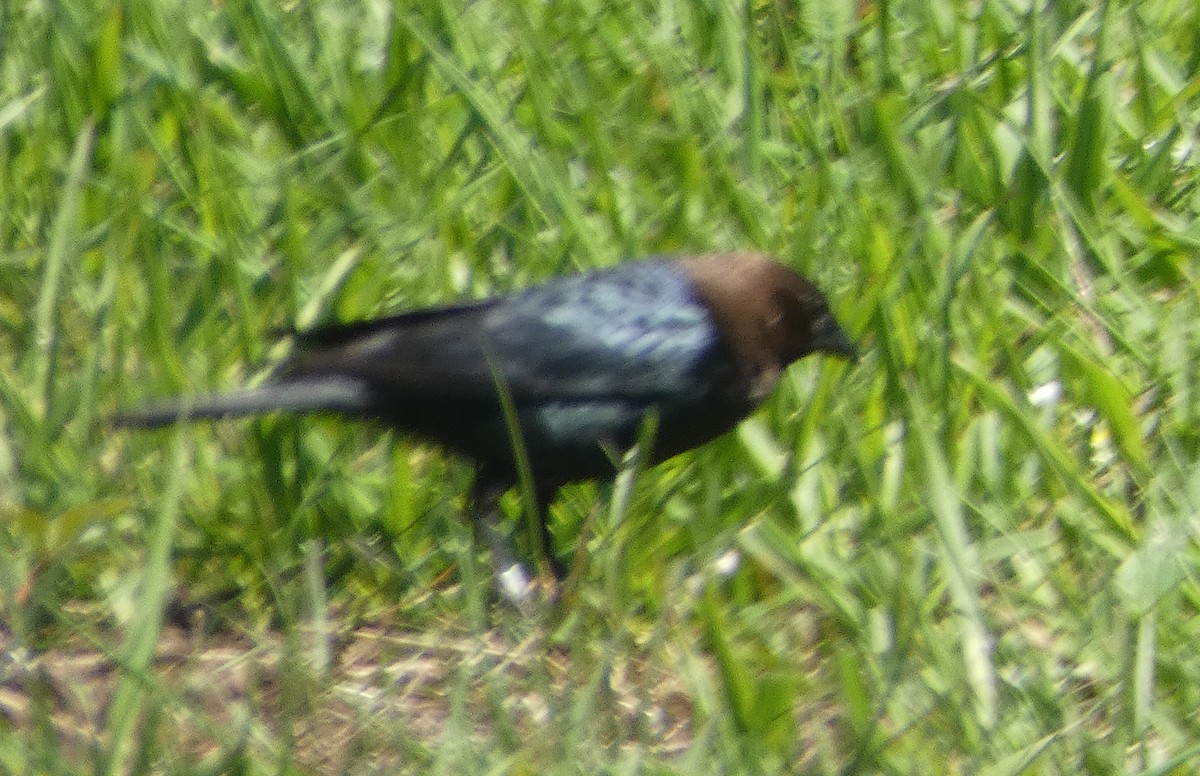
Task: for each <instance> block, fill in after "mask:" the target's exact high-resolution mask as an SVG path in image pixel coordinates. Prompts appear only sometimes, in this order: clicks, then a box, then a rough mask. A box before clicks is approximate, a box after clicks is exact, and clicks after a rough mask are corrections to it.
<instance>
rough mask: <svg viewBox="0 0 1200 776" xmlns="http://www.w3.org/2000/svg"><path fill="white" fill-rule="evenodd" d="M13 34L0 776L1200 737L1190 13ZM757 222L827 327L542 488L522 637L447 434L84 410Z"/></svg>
mask: <svg viewBox="0 0 1200 776" xmlns="http://www.w3.org/2000/svg"><path fill="white" fill-rule="evenodd" d="M0 41H2V44H0V45H2V46H3V49H2V51H0V214H3V215H2V217H0V262H2V267H3V272H0V420H2V422H3V428H4V430H5V433H4V435H3V437H0V482H2V483H3V487H2V488H0V547H2V550H0V553H2V554H0V595H2V598H0V641H2V645H0V646H2V654H3V655H4V660H3V661H0V710H2V711H3V714H2V715H0V769H2V770H3V771H4V772H12V773H71V774H75V773H91V772H95V773H186V774H206V773H225V772H237V773H288V774H292V773H368V772H397V773H404V772H410V773H425V772H432V773H451V772H455V773H457V772H469V773H491V772H516V773H543V772H546V773H560V772H588V773H591V772H598V773H614V774H615V773H655V774H657V773H663V774H665V773H689V774H690V773H706V772H747V773H762V774H766V773H778V772H790V773H795V772H802V773H820V774H834V773H915V772H919V773H934V774H942V773H945V774H957V773H983V774H989V775H994V776H1000V775H1001V774H1026V773H1028V774H1054V773H1080V772H1087V773H1100V774H1103V773H1138V774H1176V773H1178V774H1183V773H1190V772H1193V771H1194V770H1195V769H1196V767H1197V764H1198V762H1200V716H1198V715H1197V711H1196V709H1197V708H1200V689H1198V688H1200V658H1197V656H1196V649H1195V645H1196V643H1197V640H1198V638H1200V616H1197V615H1198V613H1200V612H1198V609H1200V579H1198V569H1200V565H1198V560H1200V553H1198V551H1197V543H1196V536H1197V531H1200V520H1198V518H1197V514H1200V434H1198V432H1197V429H1198V428H1200V422H1198V420H1200V396H1198V395H1197V389H1196V387H1195V386H1196V385H1197V383H1198V377H1200V375H1198V374H1197V367H1196V365H1197V364H1200V335H1198V332H1200V329H1198V328H1197V325H1196V321H1197V320H1200V296H1198V294H1197V285H1196V277H1197V271H1198V269H1200V186H1198V182H1200V175H1198V170H1200V148H1198V146H1197V140H1198V138H1200V54H1198V53H1197V52H1200V18H1197V10H1196V7H1195V4H1193V3H1186V2H1180V1H1179V0H1150V2H1143V3H1137V4H1133V3H1121V2H1116V1H1115V0H1110V2H1107V3H1104V4H1102V5H1100V6H1093V5H1092V4H1085V3H1059V4H1039V3H1033V4H1024V3H1015V2H1005V0H995V1H987V2H981V3H975V4H967V5H965V6H964V5H963V4H957V3H949V2H934V3H926V4H920V3H894V2H889V3H884V2H879V3H869V2H868V3H858V4H853V3H841V4H821V3H816V4H793V3H749V4H725V3H710V4H703V3H695V4H690V3H663V4H654V3H648V2H631V3H617V4H612V3H604V2H594V1H593V0H561V2H555V3H547V4H542V3H506V2H494V1H493V0H477V1H476V2H474V3H470V4H457V5H456V4H445V3H436V2H415V3H407V4H405V3H400V4H396V5H395V6H389V5H388V4H386V3H382V2H365V3H361V4H356V3H350V2H343V1H341V0H336V1H333V2H328V3H313V4H291V5H288V4H285V5H279V4H271V3H264V2H261V0H234V1H233V2H226V3H217V4H194V3H181V2H168V1H167V0H161V1H160V2H158V3H151V4H132V5H123V4H113V5H103V4H88V3H81V2H75V1H74V0H66V1H65V2H58V3H46V4H39V3H26V4H18V5H8V6H5V7H4V10H3V11H0ZM751 247H752V248H757V249H761V250H766V251H769V252H772V253H774V254H775V255H777V256H778V257H779V258H780V259H781V260H783V261H785V262H787V263H789V264H791V265H793V266H795V267H797V268H799V269H800V270H802V271H804V272H805V273H806V274H808V275H810V276H811V277H813V278H815V279H816V280H817V282H818V283H819V284H820V285H821V286H822V287H823V288H824V289H825V290H826V291H827V292H828V293H829V295H830V297H831V299H832V300H833V302H834V306H835V308H836V311H837V314H838V316H839V318H840V320H842V321H843V323H844V324H845V325H846V327H847V328H848V329H849V330H850V331H851V332H852V333H853V335H854V336H855V338H856V339H857V340H858V341H859V342H860V344H861V349H862V350H863V352H864V354H865V355H864V357H863V359H862V360H861V361H860V362H859V363H858V364H857V365H855V366H853V367H847V366H845V365H842V364H840V363H837V362H833V361H820V360H817V359H810V360H807V361H805V362H803V363H802V364H800V365H798V366H796V367H794V368H793V369H792V370H790V371H789V372H788V374H787V376H786V378H785V380H784V381H783V384H782V385H781V386H780V388H779V389H778V390H777V392H776V394H775V396H774V397H773V398H772V400H771V401H770V403H769V404H768V406H767V407H765V408H764V409H763V410H762V411H761V412H760V413H758V414H757V415H756V416H755V417H754V418H752V419H751V420H750V421H748V422H747V423H746V424H744V425H743V426H742V427H741V428H740V429H739V430H738V432H737V433H735V434H733V435H731V436H730V437H729V438H726V439H723V440H720V441H718V442H716V443H714V444H713V445H710V446H709V447H707V448H705V449H702V450H700V451H697V452H695V453H693V454H689V455H687V456H682V457H680V458H677V459H675V460H672V461H669V462H667V463H665V464H662V465H660V466H658V467H655V468H652V469H648V470H645V471H640V472H636V476H634V477H632V478H626V479H624V480H622V484H621V485H620V486H619V489H618V491H617V493H616V494H615V495H614V494H613V493H612V492H611V491H610V490H609V489H608V488H606V487H603V486H598V485H580V486H574V487H572V488H569V489H567V490H566V491H564V493H563V495H562V498H561V499H560V500H559V502H558V503H557V504H556V505H555V507H554V508H553V511H552V516H553V531H554V533H555V535H556V538H557V540H558V542H559V544H560V546H564V547H565V546H573V545H574V544H575V543H576V542H577V541H579V540H580V538H581V537H582V541H583V542H584V545H583V547H584V549H583V551H581V553H580V556H581V560H580V562H579V563H578V565H577V567H576V572H575V579H573V583H574V584H576V587H575V588H574V594H573V596H572V598H571V600H570V601H569V603H568V605H566V606H564V607H562V609H561V610H560V611H557V612H553V613H546V614H543V615H540V616H539V617H536V618H533V619H530V620H526V619H522V618H520V617H519V616H517V615H516V613H514V612H512V611H509V610H507V609H503V608H499V609H497V608H495V607H493V606H492V605H491V603H490V599H489V592H488V584H489V582H488V579H487V573H486V569H485V566H483V565H482V564H480V563H479V561H478V558H476V557H475V555H474V554H473V550H472V544H471V540H470V531H469V528H468V527H467V526H464V525H463V524H462V523H461V521H460V520H459V516H460V514H461V512H462V510H463V506H464V493H465V492H466V489H467V483H468V478H469V473H468V472H466V471H465V470H464V469H463V467H462V466H461V465H460V464H458V463H456V462H454V461H452V460H448V459H447V458H445V457H444V456H442V455H440V454H439V453H438V452H437V451H435V450H430V449H428V448H425V447H422V446H420V445H417V444H414V443H412V442H410V441H407V440H404V439H400V438H396V437H395V436H393V435H391V434H387V433H384V432H381V431H379V430H378V429H373V428H364V427H357V426H353V425H350V424H344V423H338V422H336V421H333V420H328V419H313V418H305V419H294V418H286V417H272V418H266V419H263V420H261V421H252V422H235V423H229V424H220V425H215V426H197V427H189V428H180V429H177V430H170V431H164V432H156V433H145V434H135V433H124V432H120V433H118V432H115V431H113V430H112V429H110V428H109V427H107V426H106V424H105V422H104V418H105V417H106V416H107V415H108V414H109V413H111V412H112V411H114V410H115V409H116V408H118V407H123V406H128V405H131V404H136V403H137V402H138V401H139V400H142V399H147V398H150V397H155V396H161V395H167V394H175V393H180V394H188V393H199V392H201V391H205V390H209V389H217V388H222V387H229V386H235V385H240V384H243V383H246V382H251V381H254V380H256V379H261V377H262V376H263V375H264V374H265V373H266V372H267V371H268V370H269V369H270V367H271V364H272V363H274V362H275V361H276V360H277V359H278V358H280V357H281V356H282V355H283V354H284V352H285V351H284V349H283V348H282V347H281V346H279V345H276V344H275V343H276V342H277V341H278V338H277V336H276V335H277V333H278V332H279V331H281V330H285V329H287V328H289V327H291V326H306V325H311V324H313V323H317V322H321V321H327V320H354V319H359V318H363V317H367V316H371V315H376V314H380V313H383V312H385V311H388V310H393V309H401V308H415V307H420V306H424V305H429V304H435V303H439V302H446V301H448V300H454V299H462V298H469V297H476V296H483V295H487V294H491V293H496V292H502V291H505V290H509V289H514V288H520V287H523V286H525V285H528V284H530V283H533V282H535V281H537V280H539V279H541V278H545V277H550V276H553V275H557V274H561V273H565V272H573V271H578V270H583V269H587V268H592V267H597V266H603V265H609V264H612V263H614V262H616V261H618V260H620V259H621V258H623V257H627V256H637V255H645V254H651V253H658V252H674V251H692V250H708V249H727V248H751ZM508 509H509V510H510V513H511V515H512V518H513V520H514V521H516V520H519V519H521V518H520V514H521V508H520V505H519V503H518V502H517V501H516V500H515V499H514V500H512V501H511V502H510V503H509V504H508Z"/></svg>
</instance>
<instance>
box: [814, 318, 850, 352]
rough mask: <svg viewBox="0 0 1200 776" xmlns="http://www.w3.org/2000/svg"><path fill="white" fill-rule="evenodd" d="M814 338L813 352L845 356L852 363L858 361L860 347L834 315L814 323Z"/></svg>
mask: <svg viewBox="0 0 1200 776" xmlns="http://www.w3.org/2000/svg"><path fill="white" fill-rule="evenodd" d="M812 338H813V350H816V351H820V352H822V353H832V354H834V355H838V356H843V357H844V358H846V359H849V361H850V362H851V363H855V362H857V361H858V347H857V346H855V344H854V342H853V341H852V340H851V339H850V335H849V334H847V333H846V330H845V329H843V328H842V327H841V326H839V325H838V322H837V321H835V320H834V319H833V316H832V315H829V314H825V315H822V316H821V317H820V318H818V319H817V320H816V321H814V322H813V327H812Z"/></svg>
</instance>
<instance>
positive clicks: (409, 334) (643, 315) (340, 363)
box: [289, 261, 717, 402]
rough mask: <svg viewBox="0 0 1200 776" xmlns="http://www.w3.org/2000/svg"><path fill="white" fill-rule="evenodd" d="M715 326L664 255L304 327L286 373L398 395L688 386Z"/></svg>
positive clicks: (619, 391)
mask: <svg viewBox="0 0 1200 776" xmlns="http://www.w3.org/2000/svg"><path fill="white" fill-rule="evenodd" d="M716 340H717V334H716V331H715V329H714V327H713V324H712V320H711V317H710V315H709V313H708V310H707V308H706V307H705V306H704V305H703V304H702V303H701V302H699V301H698V300H697V298H696V297H695V294H694V292H693V290H692V289H691V287H690V286H689V284H688V281H687V279H686V277H684V276H682V275H681V274H680V273H679V272H678V271H677V270H676V269H675V268H674V267H673V266H672V265H671V264H669V263H668V262H665V261H651V262H636V263H631V264H625V265H621V266H619V267H617V268H614V269H612V270H608V271H606V272H601V273H594V274H591V275H579V276H573V277H566V278H562V279H559V280H555V281H551V282H550V283H546V284H544V285H541V286H537V287H535V288H532V289H530V290H528V291H525V292H522V293H519V294H516V295H514V296H511V297H507V298H500V299H493V300H487V301H484V302H479V303H468V304H465V305H460V306H455V307H446V308H439V309H435V310H422V311H418V312H416V313H409V314H404V315H399V316H393V317H390V318H383V319H380V320H376V321H370V322H366V323H362V324H354V325H350V326H335V327H328V328H325V329H321V330H318V331H316V332H313V333H309V334H307V335H304V336H302V337H301V339H300V346H301V350H300V353H299V355H298V356H297V357H296V359H295V360H294V361H293V363H292V365H291V367H290V369H289V374H290V375H292V376H293V377H299V378H303V377H305V376H310V375H329V374H338V375H344V376H351V377H355V378H358V379H362V380H364V381H366V382H367V383H368V384H370V385H372V386H373V387H375V388H377V389H379V390H380V391H387V392H391V393H392V394H395V395H398V396H403V395H418V396H443V397H445V398H446V399H447V400H454V399H478V398H485V397H486V398H491V397H494V396H495V393H496V388H495V378H494V375H493V365H494V366H495V367H496V368H499V369H500V370H501V372H502V374H503V377H504V380H505V382H506V384H507V387H508V390H510V391H511V392H512V395H513V396H514V398H515V399H516V400H517V401H518V402H522V401H535V400H545V399H572V398H591V397H597V396H603V397H611V396H622V397H652V396H656V395H664V394H665V395H679V394H680V392H682V393H684V394H687V393H690V392H692V391H693V390H695V389H694V387H693V381H694V370H695V368H696V367H697V365H698V364H700V362H701V361H702V360H703V359H704V358H705V357H706V356H707V355H708V354H709V353H711V352H712V351H713V349H714V347H715V345H716Z"/></svg>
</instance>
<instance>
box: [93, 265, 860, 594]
mask: <svg viewBox="0 0 1200 776" xmlns="http://www.w3.org/2000/svg"><path fill="white" fill-rule="evenodd" d="M296 346H297V349H296V353H295V355H294V356H293V357H292V358H291V360H290V361H288V362H287V363H285V364H284V365H283V367H282V368H281V369H280V370H279V371H278V372H277V373H276V375H275V377H274V378H273V379H272V380H271V381H270V382H268V383H267V384H265V385H263V386H261V387H257V388H247V389H242V390H238V391H232V392H229V393H220V394H215V395H211V396H201V397H198V398H194V399H189V400H185V401H178V400H168V401H164V402H161V403H156V404H151V405H148V406H145V407H142V408H140V409H135V410H132V411H129V412H125V413H122V414H120V415H118V416H117V418H116V421H117V422H118V423H120V424H123V425H128V426H143V427H144V426H161V425H167V424H171V423H174V422H176V421H180V420H196V419H202V418H220V417H227V416H233V415H249V414H256V413H262V412H267V411H272V410H291V411H302V412H335V413H339V414H343V415H349V416H354V417H362V418H370V419H374V420H376V421H380V422H382V423H384V424H387V425H389V426H392V427H394V428H396V429H399V430H400V431H402V432H404V433H407V434H411V435H413V436H416V437H420V438H424V439H427V440H432V441H434V442H437V443H439V444H441V445H443V446H444V447H446V448H448V449H449V450H451V451H453V452H455V453H458V454H459V455H461V456H463V457H465V458H467V459H470V460H471V461H473V462H474V463H475V466H476V484H475V497H476V498H475V500H476V508H477V509H478V510H480V512H481V515H482V517H483V518H484V520H483V523H482V525H483V526H484V527H485V528H487V529H488V530H489V531H490V533H489V534H488V535H489V541H490V543H491V546H492V562H493V565H494V566H495V568H496V572H497V575H498V577H500V580H499V581H500V582H501V587H502V591H503V592H505V593H506V595H509V596H510V597H512V598H517V599H520V598H521V597H522V596H523V592H522V591H523V589H524V587H525V585H526V584H527V580H528V577H527V575H525V574H524V572H523V570H522V568H521V567H520V565H519V564H518V563H517V561H516V560H515V556H514V555H513V554H512V552H511V549H510V548H509V545H508V543H507V541H506V540H503V539H501V538H499V536H500V535H499V533H498V532H497V521H498V520H499V510H498V506H497V501H498V499H499V497H500V496H501V495H502V494H503V493H504V492H505V491H506V490H508V489H509V488H511V487H512V486H513V485H515V484H516V482H517V467H516V465H515V464H514V460H515V457H514V453H513V449H514V448H513V445H512V443H511V441H510V440H511V437H510V429H509V421H508V420H507V419H506V418H507V416H506V413H505V412H504V411H503V405H502V402H501V400H500V398H499V393H498V385H499V386H502V388H503V390H505V391H506V392H507V393H508V395H509V396H510V397H511V407H512V410H513V414H514V415H515V418H516V420H517V423H518V426H519V429H520V434H521V438H522V440H523V443H524V448H525V451H526V455H527V460H528V462H529V467H530V471H531V474H532V480H533V484H534V488H535V491H536V495H537V497H538V499H539V501H540V504H539V505H538V506H539V507H544V506H545V504H546V502H547V500H548V499H549V497H550V496H551V495H552V493H553V491H554V490H555V489H556V488H557V487H558V486H560V485H563V484H565V483H568V482H571V481H574V480H581V479H593V478H599V477H603V476H606V475H610V474H611V473H612V472H613V464H612V452H613V451H618V452H619V451H621V450H623V449H625V448H627V447H629V446H630V445H632V444H633V443H634V441H635V439H636V437H637V434H638V429H639V426H640V424H641V422H642V419H643V417H644V416H645V415H646V414H647V413H648V412H650V411H653V412H655V413H657V417H658V428H657V434H656V436H655V439H654V444H653V451H652V452H653V460H663V459H666V458H669V457H671V456H673V455H676V454H677V453H681V452H683V451H684V450H689V449H691V448H693V447H696V446H698V445H701V444H704V443H705V442H708V441H709V440H711V439H713V438H715V437H717V436H719V435H721V434H723V433H725V432H726V431H729V430H730V429H731V428H733V427H734V426H735V425H736V424H737V423H738V422H739V421H741V420H742V419H743V418H745V417H746V416H747V415H748V414H750V412H751V411H753V410H754V409H755V407H757V406H758V405H759V404H760V403H761V402H762V401H763V400H764V399H765V398H766V397H767V396H768V395H769V394H770V393H771V391H772V389H773V388H774V387H775V384H776V382H777V381H778V379H779V376H780V374H781V372H782V371H783V370H784V369H785V368H786V367H787V366H788V365H789V364H791V363H792V362H793V361H796V360H797V359H799V358H802V357H804V356H806V355H808V354H810V353H817V352H825V353H832V354H836V355H841V356H845V357H849V358H854V355H855V349H854V345H853V344H852V343H851V341H850V339H849V338H848V337H847V336H846V333H845V332H844V331H843V330H842V329H841V327H840V326H838V324H837V322H836V321H835V320H834V318H833V316H832V314H831V313H830V311H829V306H828V304H827V302H826V300H825V297H824V296H823V295H822V294H821V292H820V291H818V290H817V289H816V288H815V287H814V286H813V285H812V284H811V283H810V282H808V281H807V280H805V279H804V278H803V277H801V276H800V275H799V274H797V273H796V272H795V271H793V270H791V269H789V268H787V267H785V266H783V265H781V264H779V263H777V262H775V261H772V260H771V259H769V258H767V257H766V256H763V255H761V254H757V253H718V254H708V255H702V256H694V257H678V258H652V259H646V260H642V261H633V262H627V263H624V264H621V265H619V266H617V267H614V268H612V269H606V270H601V271H597V272H591V273H587V274H581V275H575V276H568V277H562V278H557V279H555V280H551V281H549V282H547V283H544V284H542V285H540V286H535V287H533V288H530V289H528V290H525V291H522V292H519V293H516V294H512V295H510V296H504V297H496V298H493V299H485V300H481V301H475V302H467V303H464V304H458V305H452V306H448V307H439V308H433V309H427V310H418V311H415V312H409V313H402V314H399V315H394V316H390V317H386V318H380V319H378V320H371V321H365V322H362V323H355V324H348V325H335V326H328V327H324V328H319V329H316V330H312V331H308V332H304V333H300V334H297V335H296ZM543 530H544V526H543ZM543 538H544V539H545V538H548V537H547V536H546V534H545V533H543ZM547 547H549V545H548V544H547ZM551 558H553V555H552V554H551ZM557 570H558V569H557V568H556V571H557Z"/></svg>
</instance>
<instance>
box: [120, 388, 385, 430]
mask: <svg viewBox="0 0 1200 776" xmlns="http://www.w3.org/2000/svg"><path fill="white" fill-rule="evenodd" d="M370 406H371V402H370V396H369V394H368V391H367V388H366V386H365V385H364V384H363V383H362V382H361V381H358V380H354V379H352V378H348V377H338V376H323V377H309V378H304V379H297V380H288V381H284V382H279V383H269V384H267V385H263V386H261V387H258V388H242V389H240V390H236V391H229V392H226V393H214V394H210V395H208V396H196V397H193V398H190V399H186V398H185V399H164V400H161V401H156V402H151V403H149V404H144V405H142V406H141V407H135V408H133V409H130V410H123V411H121V412H118V413H117V414H116V415H114V416H113V417H112V423H113V424H114V425H117V426H127V427H131V428H153V427H155V426H169V425H171V424H172V423H181V422H184V421H191V420H218V419H220V418H231V417H238V416H244V415H260V414H262V413H265V412H273V411H275V410H285V411H290V412H347V413H358V412H365V411H367V410H368V409H369V408H370Z"/></svg>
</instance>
